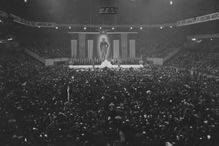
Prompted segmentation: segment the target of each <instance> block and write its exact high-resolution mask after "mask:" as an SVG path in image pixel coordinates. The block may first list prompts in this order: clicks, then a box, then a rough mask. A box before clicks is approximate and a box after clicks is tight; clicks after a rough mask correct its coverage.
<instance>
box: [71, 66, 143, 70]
mask: <svg viewBox="0 0 219 146" xmlns="http://www.w3.org/2000/svg"><path fill="white" fill-rule="evenodd" d="M105 67H107V68H119V66H118V65H111V66H102V65H95V66H94V68H105ZM142 67H143V65H120V68H142ZM69 68H70V69H89V68H93V65H69Z"/></svg>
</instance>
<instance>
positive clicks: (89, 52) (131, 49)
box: [71, 32, 136, 60]
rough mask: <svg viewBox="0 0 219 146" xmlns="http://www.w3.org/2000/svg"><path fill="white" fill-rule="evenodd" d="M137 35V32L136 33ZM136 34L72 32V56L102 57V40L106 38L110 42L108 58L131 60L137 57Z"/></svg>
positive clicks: (107, 51) (107, 52)
mask: <svg viewBox="0 0 219 146" xmlns="http://www.w3.org/2000/svg"><path fill="white" fill-rule="evenodd" d="M135 35H136V34H135ZM135 35H133V34H131V35H129V34H128V33H122V34H90V33H88V34H86V32H83V33H78V34H72V40H71V57H72V58H87V59H94V58H99V59H101V53H102V52H101V48H100V42H101V41H102V39H103V38H104V39H105V41H106V43H107V44H108V45H107V46H108V49H107V50H106V58H107V59H108V60H111V59H122V60H129V59H135V58H136V56H135V55H136V52H135V51H136V48H135V45H136V43H135V42H136V41H135Z"/></svg>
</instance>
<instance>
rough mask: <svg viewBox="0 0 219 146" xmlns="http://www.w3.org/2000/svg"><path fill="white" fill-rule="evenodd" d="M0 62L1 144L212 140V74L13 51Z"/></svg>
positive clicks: (205, 145) (201, 144) (200, 144)
mask: <svg viewBox="0 0 219 146" xmlns="http://www.w3.org/2000/svg"><path fill="white" fill-rule="evenodd" d="M9 60H10V61H9ZM0 63H1V64H0V73H1V86H0V87H1V88H0V89H1V90H0V91H1V98H2V100H1V101H0V104H1V105H0V108H1V110H0V111H1V113H0V114H1V122H0V126H1V127H0V130H1V132H0V133H1V145H10V146H15V145H16V146H18V145H22V146H23V145H34V146H35V145H36V146H38V145H39V146H42V145H45V146H46V145H48V146H49V145H57V146H58V145H63V146H64V145H66V146H68V145H75V146H76V145H77V146H80V145H83V146H85V145H86V146H88V145H89V146H90V145H91V146H92V145H93V146H103V145H113V144H114V145H115V144H117V145H130V146H131V145H136V146H140V145H142V146H143V145H148V146H160V145H165V142H170V143H172V144H173V145H176V146H190V145H194V146H210V145H212V146H214V145H215V146H216V145H217V143H218V114H219V111H218V96H219V93H218V89H219V82H218V80H216V79H211V78H207V77H203V76H198V75H191V74H190V73H189V72H187V71H179V72H176V71H175V70H173V69H171V68H168V67H156V66H151V67H147V68H143V69H137V70H134V69H128V70H127V69H126V70H121V69H113V70H112V69H111V70H110V69H107V68H105V69H94V70H83V71H82V70H70V69H69V68H65V67H62V66H60V67H58V66H57V67H44V66H43V65H42V64H39V63H38V62H36V61H35V60H33V59H32V58H30V57H28V56H26V55H24V54H21V53H19V54H13V55H6V54H2V55H1V60H0Z"/></svg>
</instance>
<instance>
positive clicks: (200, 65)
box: [167, 39, 219, 76]
mask: <svg viewBox="0 0 219 146" xmlns="http://www.w3.org/2000/svg"><path fill="white" fill-rule="evenodd" d="M218 49H219V43H218V39H215V40H213V39H211V40H210V39H207V40H203V41H202V42H199V43H197V42H195V43H193V45H191V44H190V45H189V46H187V47H186V48H185V49H182V51H181V52H179V53H178V55H176V56H174V57H173V59H171V60H170V61H169V62H168V63H167V65H171V66H175V67H178V68H186V69H190V70H195V71H198V72H201V73H205V74H209V75H214V76H219V51H218Z"/></svg>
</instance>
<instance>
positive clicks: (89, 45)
mask: <svg viewBox="0 0 219 146" xmlns="http://www.w3.org/2000/svg"><path fill="white" fill-rule="evenodd" d="M87 46H88V48H87V49H88V50H87V52H88V56H87V57H88V59H92V58H93V46H94V42H93V40H88V41H87Z"/></svg>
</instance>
